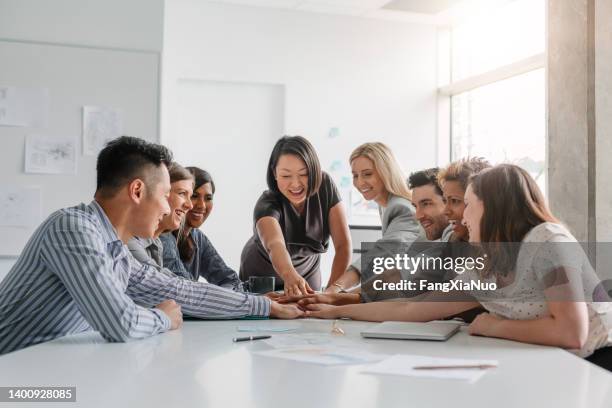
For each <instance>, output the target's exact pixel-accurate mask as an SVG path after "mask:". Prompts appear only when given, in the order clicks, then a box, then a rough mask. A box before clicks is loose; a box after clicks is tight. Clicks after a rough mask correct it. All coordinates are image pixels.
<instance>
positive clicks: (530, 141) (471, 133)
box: [451, 69, 546, 192]
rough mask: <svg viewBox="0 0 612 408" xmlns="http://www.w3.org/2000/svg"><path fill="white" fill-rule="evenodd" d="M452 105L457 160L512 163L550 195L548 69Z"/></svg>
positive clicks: (470, 94) (465, 95) (476, 91)
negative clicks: (548, 167) (547, 155)
mask: <svg viewBox="0 0 612 408" xmlns="http://www.w3.org/2000/svg"><path fill="white" fill-rule="evenodd" d="M451 105H452V107H451V109H452V124H451V126H452V130H451V132H452V146H451V154H452V159H453V160H456V159H459V158H462V157H467V156H483V157H485V158H487V159H488V160H489V161H491V162H492V163H504V162H505V163H508V162H510V163H514V164H517V165H519V166H521V167H523V168H524V169H525V170H527V171H529V172H530V173H531V175H532V176H533V177H534V178H535V179H536V181H537V182H538V184H539V186H540V188H541V189H542V191H544V192H545V191H546V185H545V182H546V180H545V179H546V176H545V171H546V131H545V129H546V128H545V126H546V112H545V106H546V100H545V73H544V69H538V70H535V71H531V72H528V73H526V74H522V75H518V76H515V77H512V78H509V79H506V80H503V81H499V82H495V83H492V84H490V85H486V86H482V87H479V88H476V89H474V90H472V91H469V92H464V93H461V94H458V95H455V96H453V97H452V102H451Z"/></svg>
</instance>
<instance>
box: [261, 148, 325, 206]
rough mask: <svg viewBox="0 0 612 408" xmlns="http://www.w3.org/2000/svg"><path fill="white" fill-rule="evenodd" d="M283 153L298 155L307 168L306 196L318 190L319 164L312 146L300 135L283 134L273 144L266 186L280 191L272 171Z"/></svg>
mask: <svg viewBox="0 0 612 408" xmlns="http://www.w3.org/2000/svg"><path fill="white" fill-rule="evenodd" d="M284 154H292V155H294V156H297V157H299V158H300V159H302V161H303V162H304V163H305V164H306V169H308V196H309V197H310V196H312V195H314V194H316V193H318V192H319V188H320V187H321V182H322V180H323V173H322V172H321V164H320V163H319V157H318V156H317V152H316V150H315V148H314V146H313V145H312V144H311V143H310V142H309V141H308V140H307V139H306V138H305V137H302V136H283V137H281V138H280V139H278V141H277V142H276V144H275V145H274V148H273V149H272V154H271V155H270V160H269V161H268V172H267V174H266V181H267V182H268V188H269V189H270V190H272V191H274V192H276V193H280V191H279V190H278V185H277V184H276V177H274V171H275V170H276V165H277V164H278V159H279V158H280V157H281V156H282V155H284Z"/></svg>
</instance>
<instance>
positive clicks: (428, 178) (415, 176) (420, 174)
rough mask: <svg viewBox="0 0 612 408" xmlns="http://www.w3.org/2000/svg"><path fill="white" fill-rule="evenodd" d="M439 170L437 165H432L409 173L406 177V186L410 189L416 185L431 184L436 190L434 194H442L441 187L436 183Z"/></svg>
mask: <svg viewBox="0 0 612 408" xmlns="http://www.w3.org/2000/svg"><path fill="white" fill-rule="evenodd" d="M439 171H440V169H439V168H438V167H432V168H430V169H425V170H421V171H415V172H414V173H410V176H409V177H408V187H409V188H410V189H411V190H412V189H414V188H417V187H423V186H427V185H432V186H434V188H435V190H436V194H438V195H439V196H442V195H443V194H442V189H441V188H440V184H439V183H438V172H439Z"/></svg>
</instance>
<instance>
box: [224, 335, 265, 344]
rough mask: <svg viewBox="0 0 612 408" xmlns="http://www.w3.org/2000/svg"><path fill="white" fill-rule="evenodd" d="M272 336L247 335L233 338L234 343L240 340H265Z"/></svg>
mask: <svg viewBox="0 0 612 408" xmlns="http://www.w3.org/2000/svg"><path fill="white" fill-rule="evenodd" d="M271 337H272V336H247V337H234V338H233V339H232V340H233V341H234V343H238V342H239V341H252V340H263V339H269V338H271Z"/></svg>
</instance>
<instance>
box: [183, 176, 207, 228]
mask: <svg viewBox="0 0 612 408" xmlns="http://www.w3.org/2000/svg"><path fill="white" fill-rule="evenodd" d="M213 194H214V193H213V188H212V184H211V183H204V184H202V185H201V186H200V187H198V188H197V189H196V190H195V191H194V192H193V195H192V196H191V202H192V203H193V209H192V210H191V211H189V212H188V213H187V225H188V226H189V227H190V228H200V226H201V225H202V224H204V221H206V219H207V218H208V216H209V215H210V213H211V212H212V210H213Z"/></svg>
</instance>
